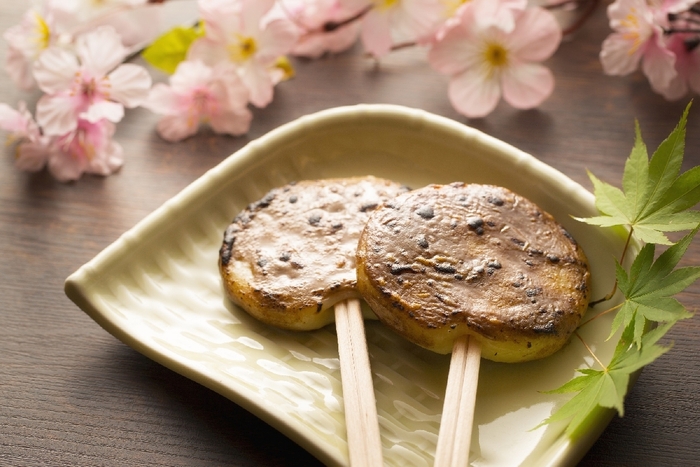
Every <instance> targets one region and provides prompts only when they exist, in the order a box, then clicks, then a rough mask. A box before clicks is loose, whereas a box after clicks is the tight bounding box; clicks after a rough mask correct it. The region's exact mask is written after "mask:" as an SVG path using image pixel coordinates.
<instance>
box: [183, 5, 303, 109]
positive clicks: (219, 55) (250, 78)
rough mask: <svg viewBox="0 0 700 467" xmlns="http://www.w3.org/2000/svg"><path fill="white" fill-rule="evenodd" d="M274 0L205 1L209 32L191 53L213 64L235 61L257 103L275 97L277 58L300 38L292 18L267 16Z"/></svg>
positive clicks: (191, 56) (192, 57)
mask: <svg viewBox="0 0 700 467" xmlns="http://www.w3.org/2000/svg"><path fill="white" fill-rule="evenodd" d="M273 4H274V0H239V1H237V2H228V3H226V2H222V1H220V0H207V1H201V2H200V10H201V15H202V17H203V18H204V20H205V25H206V26H205V31H206V36H205V37H203V38H201V39H198V40H196V41H195V42H194V43H193V44H192V45H191V46H190V49H189V51H188V56H187V58H188V60H201V61H203V62H204V63H206V64H207V65H209V66H214V65H216V64H217V63H220V62H230V63H232V64H234V65H235V67H236V71H237V73H238V75H239V76H240V78H241V80H242V81H243V84H245V86H246V87H247V88H248V90H249V91H250V102H251V103H252V104H253V105H255V106H257V107H264V106H266V105H267V104H269V103H270V101H272V96H273V87H274V84H275V76H278V73H277V72H276V70H275V69H274V65H275V62H276V61H277V60H278V59H279V58H280V57H281V56H283V55H285V54H287V53H289V51H290V50H291V49H292V47H293V45H294V43H295V41H296V39H297V29H296V28H295V27H294V25H293V24H292V23H291V22H290V21H289V20H288V19H282V18H274V19H271V20H266V19H265V15H266V14H267V13H268V12H269V11H270V9H271V8H272V6H273Z"/></svg>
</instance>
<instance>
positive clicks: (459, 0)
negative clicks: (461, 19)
mask: <svg viewBox="0 0 700 467" xmlns="http://www.w3.org/2000/svg"><path fill="white" fill-rule="evenodd" d="M470 1H471V0H442V3H443V5H445V17H447V18H450V17H452V16H454V14H455V13H457V10H458V9H459V7H461V6H462V5H464V4H465V3H468V2H470Z"/></svg>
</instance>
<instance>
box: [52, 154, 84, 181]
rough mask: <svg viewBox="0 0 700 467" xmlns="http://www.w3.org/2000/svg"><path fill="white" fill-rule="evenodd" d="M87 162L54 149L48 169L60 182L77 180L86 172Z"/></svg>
mask: <svg viewBox="0 0 700 467" xmlns="http://www.w3.org/2000/svg"><path fill="white" fill-rule="evenodd" d="M86 167H87V160H85V159H83V158H80V157H74V156H73V155H72V154H70V153H68V152H64V151H62V150H61V149H59V148H54V149H53V150H52V151H51V153H50V154H49V160H48V168H49V172H50V173H51V175H53V177H54V178H55V179H56V180H58V181H60V182H70V181H73V180H77V179H79V178H80V176H81V175H82V174H83V172H85V168H86Z"/></svg>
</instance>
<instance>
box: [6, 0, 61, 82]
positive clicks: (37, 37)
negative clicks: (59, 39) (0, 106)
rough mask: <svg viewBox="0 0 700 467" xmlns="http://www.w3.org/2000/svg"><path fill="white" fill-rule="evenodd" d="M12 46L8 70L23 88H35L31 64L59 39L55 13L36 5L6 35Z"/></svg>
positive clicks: (7, 60)
mask: <svg viewBox="0 0 700 467" xmlns="http://www.w3.org/2000/svg"><path fill="white" fill-rule="evenodd" d="M3 37H4V38H5V40H6V41H7V43H8V45H9V47H8V50H7V57H6V59H5V70H6V71H7V73H8V74H9V75H10V78H11V79H12V81H13V82H14V83H15V84H16V85H17V87H19V88H20V89H23V90H25V91H26V90H29V89H32V88H33V87H34V86H35V85H36V82H35V81H34V75H33V74H32V66H33V64H34V61H35V60H36V59H37V58H38V57H39V55H40V54H41V53H42V52H43V51H45V50H46V49H47V48H48V47H49V46H50V45H51V44H52V43H54V42H55V40H56V31H55V27H54V22H53V15H52V14H51V12H50V11H44V10H40V9H37V8H32V9H30V10H28V11H27V12H26V13H25V14H24V16H23V18H22V22H21V23H20V24H18V25H16V26H13V27H11V28H10V29H8V30H7V31H5V34H4V35H3Z"/></svg>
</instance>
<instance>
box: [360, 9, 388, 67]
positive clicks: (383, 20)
mask: <svg viewBox="0 0 700 467" xmlns="http://www.w3.org/2000/svg"><path fill="white" fill-rule="evenodd" d="M360 37H361V39H362V44H363V45H364V47H365V50H367V52H369V53H371V54H372V55H374V56H375V57H382V56H384V55H386V54H388V53H389V51H390V50H391V46H392V45H393V41H392V39H391V30H390V27H389V19H388V17H387V15H386V14H381V13H378V12H377V11H376V10H375V9H372V10H370V11H369V12H368V13H367V14H366V15H365V16H364V18H363V19H362V32H361V34H360Z"/></svg>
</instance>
